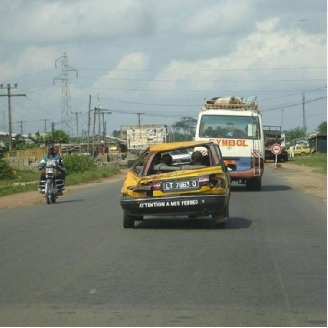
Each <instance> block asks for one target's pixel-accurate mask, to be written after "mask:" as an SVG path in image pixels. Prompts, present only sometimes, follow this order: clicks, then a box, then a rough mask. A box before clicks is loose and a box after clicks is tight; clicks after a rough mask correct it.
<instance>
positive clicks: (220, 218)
mask: <svg viewBox="0 0 328 328" xmlns="http://www.w3.org/2000/svg"><path fill="white" fill-rule="evenodd" d="M213 219H214V221H215V225H216V227H217V228H218V229H223V228H225V226H226V221H227V219H229V205H228V206H227V207H226V208H225V209H224V211H223V212H222V213H216V214H213Z"/></svg>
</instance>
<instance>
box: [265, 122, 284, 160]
mask: <svg viewBox="0 0 328 328" xmlns="http://www.w3.org/2000/svg"><path fill="white" fill-rule="evenodd" d="M263 134H264V146H265V161H267V160H273V161H275V160H276V155H275V154H273V153H272V151H271V147H272V146H273V145H274V144H279V145H281V148H282V151H281V153H280V154H278V155H277V161H278V162H287V161H288V152H287V150H286V148H285V134H284V133H282V132H281V126H274V125H263Z"/></svg>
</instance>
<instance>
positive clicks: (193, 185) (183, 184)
mask: <svg viewBox="0 0 328 328" xmlns="http://www.w3.org/2000/svg"><path fill="white" fill-rule="evenodd" d="M195 189H199V181H198V180H183V181H166V182H163V191H176V190H195Z"/></svg>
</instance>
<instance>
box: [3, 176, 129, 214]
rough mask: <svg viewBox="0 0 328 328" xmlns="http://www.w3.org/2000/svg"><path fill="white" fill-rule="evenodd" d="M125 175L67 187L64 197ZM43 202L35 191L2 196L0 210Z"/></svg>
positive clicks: (114, 180)
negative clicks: (77, 190) (80, 189)
mask: <svg viewBox="0 0 328 328" xmlns="http://www.w3.org/2000/svg"><path fill="white" fill-rule="evenodd" d="M125 175H126V170H122V171H121V172H120V173H118V174H116V175H114V176H112V177H109V178H105V179H101V180H99V181H95V182H91V183H83V184H79V185H74V186H69V187H66V188H65V192H64V197H65V194H66V195H67V194H70V193H71V192H73V191H74V190H76V189H79V188H89V187H92V186H93V185H97V184H102V183H111V182H116V181H119V180H123V179H124V177H125ZM43 202H45V199H44V197H43V195H42V194H40V193H39V192H38V191H37V190H35V191H27V192H23V193H19V194H15V195H10V196H2V197H0V210H2V209H4V208H13V207H17V206H26V205H32V204H36V203H43Z"/></svg>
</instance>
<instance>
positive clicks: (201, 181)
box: [199, 175, 210, 187]
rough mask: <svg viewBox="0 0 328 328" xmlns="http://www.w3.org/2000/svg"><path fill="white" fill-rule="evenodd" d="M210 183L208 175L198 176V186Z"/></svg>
mask: <svg viewBox="0 0 328 328" xmlns="http://www.w3.org/2000/svg"><path fill="white" fill-rule="evenodd" d="M209 183H210V177H209V176H208V175H203V176H201V177H199V187H201V186H208V185H209Z"/></svg>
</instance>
